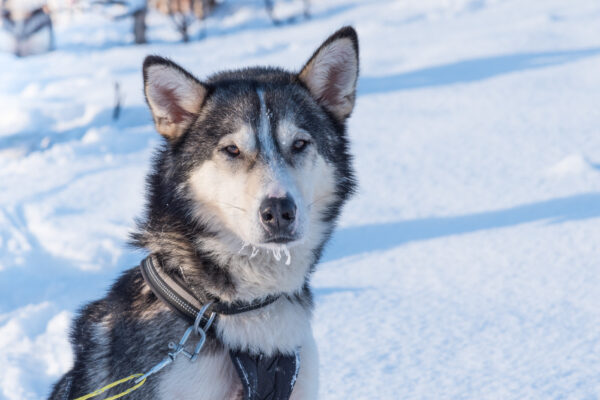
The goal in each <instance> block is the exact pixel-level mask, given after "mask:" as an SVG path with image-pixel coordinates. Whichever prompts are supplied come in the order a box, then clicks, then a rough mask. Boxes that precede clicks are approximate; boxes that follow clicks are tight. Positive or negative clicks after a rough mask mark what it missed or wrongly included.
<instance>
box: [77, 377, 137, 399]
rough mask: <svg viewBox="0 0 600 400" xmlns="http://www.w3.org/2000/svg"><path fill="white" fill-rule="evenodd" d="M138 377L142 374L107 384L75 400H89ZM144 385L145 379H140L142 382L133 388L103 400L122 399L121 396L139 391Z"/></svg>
mask: <svg viewBox="0 0 600 400" xmlns="http://www.w3.org/2000/svg"><path fill="white" fill-rule="evenodd" d="M138 376H142V374H133V375H131V376H128V377H127V378H123V379H120V380H118V381H115V382H113V383H110V384H108V385H106V386H104V387H103V388H100V389H98V390H96V391H94V392H92V393H88V394H86V395H85V396H81V397H78V398H76V399H75V400H86V399H89V398H91V397H96V396H98V395H99V394H102V393H104V392H105V391H107V390H108V389H110V388H113V387H115V386H117V385H120V384H121V383H125V382H128V381H130V380H132V379H134V378H137V377H138ZM144 383H146V378H144V379H142V380H141V381H140V382H139V383H137V384H136V385H134V386H132V387H130V388H129V389H127V390H125V391H124V392H121V393H119V394H116V395H114V396H112V397H109V398H107V399H105V400H113V399H118V398H119V397H123V396H125V395H127V394H129V393H131V392H133V391H134V390H137V389H139V388H140V386H142V385H143V384H144Z"/></svg>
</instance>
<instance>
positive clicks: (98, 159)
mask: <svg viewBox="0 0 600 400" xmlns="http://www.w3.org/2000/svg"><path fill="white" fill-rule="evenodd" d="M313 3H314V4H313V6H312V12H313V17H312V18H311V19H310V20H308V21H302V22H299V23H297V24H292V25H286V26H282V27H273V26H272V24H271V23H270V21H269V19H268V17H267V16H266V13H265V12H264V10H263V9H262V2H259V1H249V0H244V1H238V2H225V4H224V6H223V7H228V10H227V12H225V11H218V12H217V14H216V15H215V16H214V17H212V18H210V19H209V20H208V21H207V25H206V31H207V36H206V38H205V39H204V40H201V41H198V40H195V41H193V42H191V43H189V44H187V45H184V44H180V43H177V40H178V35H177V33H176V32H174V31H173V29H172V28H171V26H170V25H169V23H168V20H165V19H164V17H162V16H160V15H156V14H151V15H150V18H149V26H150V30H149V34H148V36H149V39H150V42H151V44H149V45H144V46H132V45H129V43H131V42H132V35H131V34H130V33H129V30H130V26H129V22H127V21H119V22H117V23H114V24H113V25H109V24H110V21H109V20H108V19H106V18H102V17H98V16H95V15H89V14H72V15H69V14H64V15H61V16H60V17H59V18H58V20H57V23H56V41H57V43H56V44H57V51H54V52H52V53H48V54H44V55H39V56H34V57H29V58H23V59H17V58H15V57H13V56H11V55H9V54H0V107H1V109H2V110H3V116H2V118H0V365H1V366H2V367H0V399H10V400H13V399H14V400H16V399H19V400H24V399H25V400H28V399H41V398H45V396H46V395H47V394H48V391H49V388H50V385H51V384H52V383H53V382H54V381H55V380H56V379H58V377H59V376H60V375H61V374H62V373H63V372H64V371H66V370H67V369H68V368H69V367H70V365H71V363H72V358H71V352H70V348H69V345H68V342H67V332H68V327H69V324H70V319H71V317H72V315H73V313H74V312H75V311H76V310H77V308H78V307H80V306H81V305H82V304H84V303H85V302H88V301H91V300H94V299H97V298H99V297H100V296H102V295H103V293H104V292H105V290H106V288H107V287H108V285H109V284H110V283H111V282H112V281H113V280H114V279H115V278H116V277H117V276H118V274H119V272H120V271H122V270H124V269H126V268H130V267H132V266H134V265H136V264H137V262H138V261H139V259H140V258H141V254H140V253H137V252H134V251H132V250H131V249H130V248H128V247H127V245H126V240H127V232H128V231H129V230H130V229H131V227H132V226H133V219H134V217H136V216H137V215H139V213H140V211H141V207H142V204H143V197H142V196H143V191H144V176H145V174H146V172H147V169H148V166H149V159H150V156H151V154H152V149H153V147H155V146H156V144H157V143H158V142H159V138H158V135H157V134H156V133H155V132H154V129H153V127H152V123H151V117H150V115H149V113H148V111H147V108H146V106H145V104H144V101H143V96H142V85H141V83H142V82H141V73H140V68H141V63H142V60H143V58H144V56H145V55H147V54H160V55H164V56H168V57H171V58H172V59H174V60H175V61H177V62H179V63H180V64H182V65H183V66H185V67H186V68H189V69H190V70H191V71H193V72H194V73H196V74H197V75H198V76H201V77H202V76H206V75H207V74H210V73H212V72H215V71H218V70H221V69H223V68H235V67H241V66H246V65H256V64H269V65H282V66H285V67H288V68H295V69H297V68H299V67H300V66H301V65H302V64H303V62H304V61H305V60H306V59H307V58H308V57H309V56H310V55H311V54H312V51H313V50H314V49H315V48H316V46H318V45H319V44H320V43H321V41H322V40H323V39H325V37H326V36H327V35H328V34H329V33H331V32H333V31H334V30H335V29H337V28H338V27H340V26H342V25H344V24H353V25H354V26H355V27H356V28H357V30H358V33H359V36H360V40H361V78H360V81H359V93H358V98H357V104H356V109H355V113H354V114H353V116H352V118H351V120H350V123H349V125H350V133H351V139H352V149H353V152H354V153H355V155H356V167H357V171H358V178H359V181H360V190H359V193H358V195H357V196H356V197H355V198H353V199H352V200H351V201H350V202H349V204H348V206H347V207H346V209H345V211H344V214H343V217H342V219H341V222H340V227H339V229H338V231H337V233H336V234H335V237H334V239H333V241H332V242H331V243H330V245H329V246H328V248H327V250H326V253H325V255H324V258H323V262H322V263H321V265H320V266H319V268H318V271H317V272H316V274H315V276H314V279H313V285H314V287H315V292H316V311H315V317H314V329H315V334H316V339H317V343H318V345H319V351H320V364H321V373H320V376H321V378H320V394H321V398H324V399H347V398H353V399H372V398H378V399H397V398H405V399H550V398H551V399H559V398H569V399H592V398H599V397H600V372H599V371H600V330H599V329H598V327H599V326H600V307H598V304H600V265H599V264H598V260H599V259H600V245H599V244H598V243H600V224H599V223H598V222H599V221H598V217H599V216H600V124H599V122H598V121H599V120H600V108H599V107H598V105H599V104H600V73H599V71H600V25H599V24H598V21H599V19H600V3H598V2H597V1H596V0H589V1H588V0H578V1H571V2H564V1H560V0H545V1H541V0H540V1H528V2H523V1H517V0H496V1H491V0H489V1H486V0H425V1H423V0H404V1H384V0H381V1H375V0H373V1H359V0H354V1H353V0H331V1H327V2H313ZM109 27H110V28H111V29H110V30H108V29H107V28H109ZM196 30H197V31H196V32H194V33H193V35H196V37H197V35H199V34H200V27H196ZM115 82H118V83H119V84H120V88H121V89H120V90H121V94H122V97H123V102H122V103H123V108H122V110H121V117H120V119H119V120H117V121H113V120H112V112H113V105H114V98H115V92H114V84H115Z"/></svg>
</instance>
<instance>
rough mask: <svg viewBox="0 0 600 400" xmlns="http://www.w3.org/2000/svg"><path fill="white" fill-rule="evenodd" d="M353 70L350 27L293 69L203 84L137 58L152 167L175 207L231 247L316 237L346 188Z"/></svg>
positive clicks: (164, 63) (226, 76)
mask: <svg viewBox="0 0 600 400" xmlns="http://www.w3.org/2000/svg"><path fill="white" fill-rule="evenodd" d="M357 77H358V41H357V36H356V32H355V31H354V29H352V28H350V27H346V28H343V29H341V30H339V31H338V32H336V33H335V34H334V35H332V36H331V37H330V38H329V39H327V40H326V41H325V42H324V43H323V44H322V45H321V47H320V48H319V49H318V50H317V51H316V52H315V53H314V55H313V56H312V57H311V58H310V59H309V61H308V62H307V63H306V65H305V66H304V68H303V69H302V70H301V71H300V72H299V73H289V72H286V71H283V70H280V69H274V68H251V69H244V70H239V71H231V72H224V73H219V74H217V75H215V76H213V77H211V78H209V79H207V80H206V81H204V82H203V81H200V80H198V79H196V78H195V77H194V76H192V75H191V74H190V73H188V72H187V71H185V70H184V69H182V68H181V67H179V66H178V65H176V64H174V63H172V62H171V61H168V60H166V59H164V58H160V57H156V56H150V57H148V58H146V60H145V62H144V88H145V94H146V99H147V102H148V105H149V106H150V109H151V111H152V115H153V118H154V122H155V124H156V129H157V130H158V132H159V133H160V134H161V135H162V136H164V137H165V138H166V141H167V146H166V150H165V151H166V153H167V154H166V159H165V161H164V162H163V165H162V166H161V168H162V171H161V172H162V175H163V177H164V179H166V180H171V181H172V182H171V185H170V188H171V190H172V191H175V192H177V196H178V197H179V198H184V199H186V201H185V204H186V206H185V208H186V210H185V212H184V213H183V214H185V215H186V217H188V218H191V219H193V220H194V221H196V222H197V223H199V224H202V225H203V226H205V227H207V228H208V229H209V230H210V231H213V232H218V233H222V232H224V231H225V232H227V234H229V235H230V236H231V237H233V238H235V239H239V240H238V244H239V242H242V243H247V244H251V245H252V246H256V247H267V248H272V247H274V246H281V245H282V244H287V245H289V246H294V245H295V244H297V243H302V242H309V243H311V244H313V243H314V244H318V243H319V241H322V240H323V236H324V235H327V234H328V233H329V231H330V230H331V227H330V226H331V225H332V224H331V222H332V221H333V220H334V219H335V218H336V217H337V215H338V214H339V208H340V206H341V204H342V202H343V201H344V200H345V199H346V198H347V197H348V195H349V194H350V193H351V191H352V189H353V185H354V180H353V176H352V170H351V166H350V157H349V155H348V151H347V147H348V146H347V139H346V137H345V120H346V119H347V118H348V116H349V115H350V113H351V112H352V109H353V106H354V99H355V91H356V82H357Z"/></svg>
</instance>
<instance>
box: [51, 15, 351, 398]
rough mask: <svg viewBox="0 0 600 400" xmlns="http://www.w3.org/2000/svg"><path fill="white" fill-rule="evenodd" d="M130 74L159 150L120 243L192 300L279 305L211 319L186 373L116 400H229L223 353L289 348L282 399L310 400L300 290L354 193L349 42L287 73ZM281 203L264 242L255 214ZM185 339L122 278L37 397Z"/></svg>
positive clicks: (314, 380)
mask: <svg viewBox="0 0 600 400" xmlns="http://www.w3.org/2000/svg"><path fill="white" fill-rule="evenodd" d="M143 71H144V85H145V93H146V98H147V101H148V105H149V106H150V109H151V111H152V115H153V117H154V121H155V124H156V128H157V130H158V132H159V133H160V134H161V135H162V136H163V137H164V138H165V139H166V140H165V142H164V145H163V146H162V147H161V149H159V151H158V152H157V153H156V156H155V159H154V169H153V172H152V173H151V174H150V175H149V177H148V185H147V188H148V198H147V209H146V213H145V215H144V217H143V218H142V219H140V220H139V221H138V229H137V231H136V232H135V233H134V234H133V235H132V239H133V243H134V244H135V245H136V246H139V247H141V248H143V249H146V250H147V251H149V252H152V253H154V254H157V255H159V256H160V257H161V258H162V260H163V268H164V269H165V270H166V271H167V272H168V273H169V274H172V275H176V276H178V278H180V279H182V280H183V281H184V282H185V283H186V284H187V285H188V287H189V288H191V290H193V291H194V293H195V294H196V296H197V297H198V299H199V300H201V301H202V302H205V301H208V299H209V298H215V297H216V298H218V299H220V300H221V301H225V302H232V301H235V300H241V301H252V300H256V299H260V298H265V297H267V296H269V295H274V294H281V295H282V296H281V297H280V298H279V299H278V300H277V301H275V302H274V303H272V304H270V305H268V306H266V307H264V308H261V309H258V310H255V311H250V312H246V313H242V314H238V315H232V316H220V317H219V318H218V320H217V323H216V326H217V328H216V335H215V336H216V337H212V338H209V340H208V341H207V344H206V346H205V348H204V349H203V350H202V353H201V357H200V358H199V359H198V360H197V361H196V362H195V363H191V362H190V361H189V360H188V359H186V358H185V357H180V358H178V359H177V360H176V361H175V362H174V363H173V364H172V365H170V366H169V367H167V368H165V369H164V370H163V371H162V372H160V373H159V374H157V375H155V376H152V377H151V378H149V379H148V382H147V383H146V384H145V385H144V386H142V387H141V388H140V389H139V390H137V391H135V392H132V393H131V394H129V395H128V397H127V398H128V399H131V400H133V399H163V400H172V399H181V400H185V399H194V400H199V399H237V398H241V396H242V388H241V383H240V380H239V378H238V376H237V374H236V372H235V370H234V367H233V365H232V363H231V360H230V358H229V356H228V351H229V349H240V350H243V351H248V352H251V353H262V354H265V355H272V354H276V353H283V354H291V353H293V352H294V351H295V350H296V349H298V348H300V358H301V366H300V371H299V375H298V378H297V381H296V384H295V387H294V391H293V393H292V399H296V400H298V399H314V398H316V397H317V386H318V356H317V350H316V345H315V342H314V339H313V336H312V330H311V323H310V319H311V311H312V307H313V306H312V295H311V290H310V286H309V283H310V282H309V281H310V275H311V273H312V271H313V269H314V266H315V264H316V263H317V261H318V260H319V257H320V255H321V251H322V249H323V246H324V244H325V242H326V241H327V239H328V238H329V236H330V234H331V232H332V230H333V228H334V225H335V221H336V219H337V217H338V215H339V213H340V209H341V206H342V204H343V203H344V202H345V200H347V199H348V197H349V195H350V194H351V193H352V192H353V190H354V187H355V181H354V177H353V171H352V166H351V157H350V155H349V151H348V140H347V137H346V128H345V121H346V119H347V118H348V116H349V115H350V113H351V112H352V109H353V106H354V100H355V92H356V82H357V77H358V39H357V36H356V32H355V31H354V29H352V28H351V27H345V28H342V29H340V30H339V31H337V32H336V33H335V34H333V35H332V36H331V37H329V38H328V39H327V40H326V41H325V42H324V43H323V44H322V45H321V47H320V48H319V49H318V50H317V51H316V52H315V53H314V55H313V56H312V57H311V58H310V59H309V61H308V62H307V64H306V65H305V66H304V67H303V69H302V70H301V71H300V72H299V73H290V72H286V71H284V70H282V69H278V68H248V69H242V70H238V71H228V72H222V73H218V74H216V75H214V76H212V77H211V78H209V79H208V80H206V81H203V82H201V81H199V80H197V79H196V78H195V77H193V76H192V75H191V74H190V73H188V72H186V71H185V70H184V69H182V68H181V67H179V66H177V65H176V64H174V63H172V62H171V61H168V60H166V59H164V58H160V57H156V56H150V57H148V58H146V60H145V62H144V67H143ZM284 196H285V197H286V198H287V199H289V201H291V202H293V203H294V204H295V215H294V218H293V221H292V222H290V221H287V222H290V223H289V224H288V226H287V227H286V230H285V232H284V233H281V232H280V231H277V232H275V233H274V231H273V229H271V228H272V225H269V224H268V223H265V220H264V214H261V210H262V209H261V207H263V205H264V201H265V199H271V200H273V199H275V200H276V201H279V200H281V199H282V198H283V197H284ZM261 215H262V216H261ZM284 246H285V248H283V247H284ZM286 250H287V251H289V257H287V255H286V254H285V252H286ZM186 328H187V323H186V322H185V321H184V320H182V319H180V318H179V317H178V316H177V315H176V314H175V313H173V312H172V311H171V310H170V309H169V308H168V307H167V306H166V305H165V304H163V303H162V302H161V301H159V300H158V299H157V298H156V297H155V296H154V294H153V293H152V292H151V291H150V289H149V288H148V286H147V285H146V284H145V283H144V281H143V279H142V276H141V274H140V272H139V270H138V269H137V268H133V269H131V270H128V271H126V272H125V273H124V274H123V275H122V276H121V278H120V279H119V280H118V281H117V282H116V283H115V284H114V285H113V287H112V288H111V290H110V291H109V293H108V294H107V296H106V297H105V298H103V299H101V300H98V301H96V302H93V303H91V304H88V305H87V306H86V307H84V308H83V309H82V310H81V312H80V313H79V316H78V317H77V319H76V320H75V322H74V325H73V328H72V333H71V340H72V343H73V350H74V353H75V364H74V366H73V368H72V369H71V370H70V371H69V372H68V373H67V374H66V375H65V376H64V377H63V378H62V379H61V380H60V381H59V382H58V383H57V384H56V385H55V387H54V390H53V392H52V394H51V396H50V398H51V399H55V400H63V399H74V398H76V397H78V396H82V395H84V394H87V393H89V392H91V391H93V390H95V389H97V388H99V387H102V386H104V385H106V384H108V383H110V382H113V381H115V380H117V379H119V378H123V377H126V376H129V375H131V374H133V373H143V372H146V371H147V370H148V369H150V368H151V367H152V366H153V365H155V364H156V363H157V362H158V361H160V360H161V359H162V358H163V357H164V356H165V354H166V352H167V347H166V346H167V343H168V342H169V341H174V342H177V341H178V340H179V338H180V337H181V335H182V334H183V332H184V331H185V329H186ZM112 393H113V394H114V393H115V392H112Z"/></svg>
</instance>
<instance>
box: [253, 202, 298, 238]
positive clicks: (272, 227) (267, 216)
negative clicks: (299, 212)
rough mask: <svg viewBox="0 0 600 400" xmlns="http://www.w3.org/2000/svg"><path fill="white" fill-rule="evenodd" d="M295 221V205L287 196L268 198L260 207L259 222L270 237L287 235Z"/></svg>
mask: <svg viewBox="0 0 600 400" xmlns="http://www.w3.org/2000/svg"><path fill="white" fill-rule="evenodd" d="M295 219H296V203H294V200H293V199H292V198H291V197H290V196H289V195H286V196H285V197H268V198H266V199H264V200H263V202H262V203H261V205H260V221H261V222H262V224H263V225H264V227H265V228H266V229H267V231H268V232H269V233H270V234H272V235H282V234H287V233H289V230H290V228H291V226H292V224H293V222H294V220H295Z"/></svg>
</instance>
